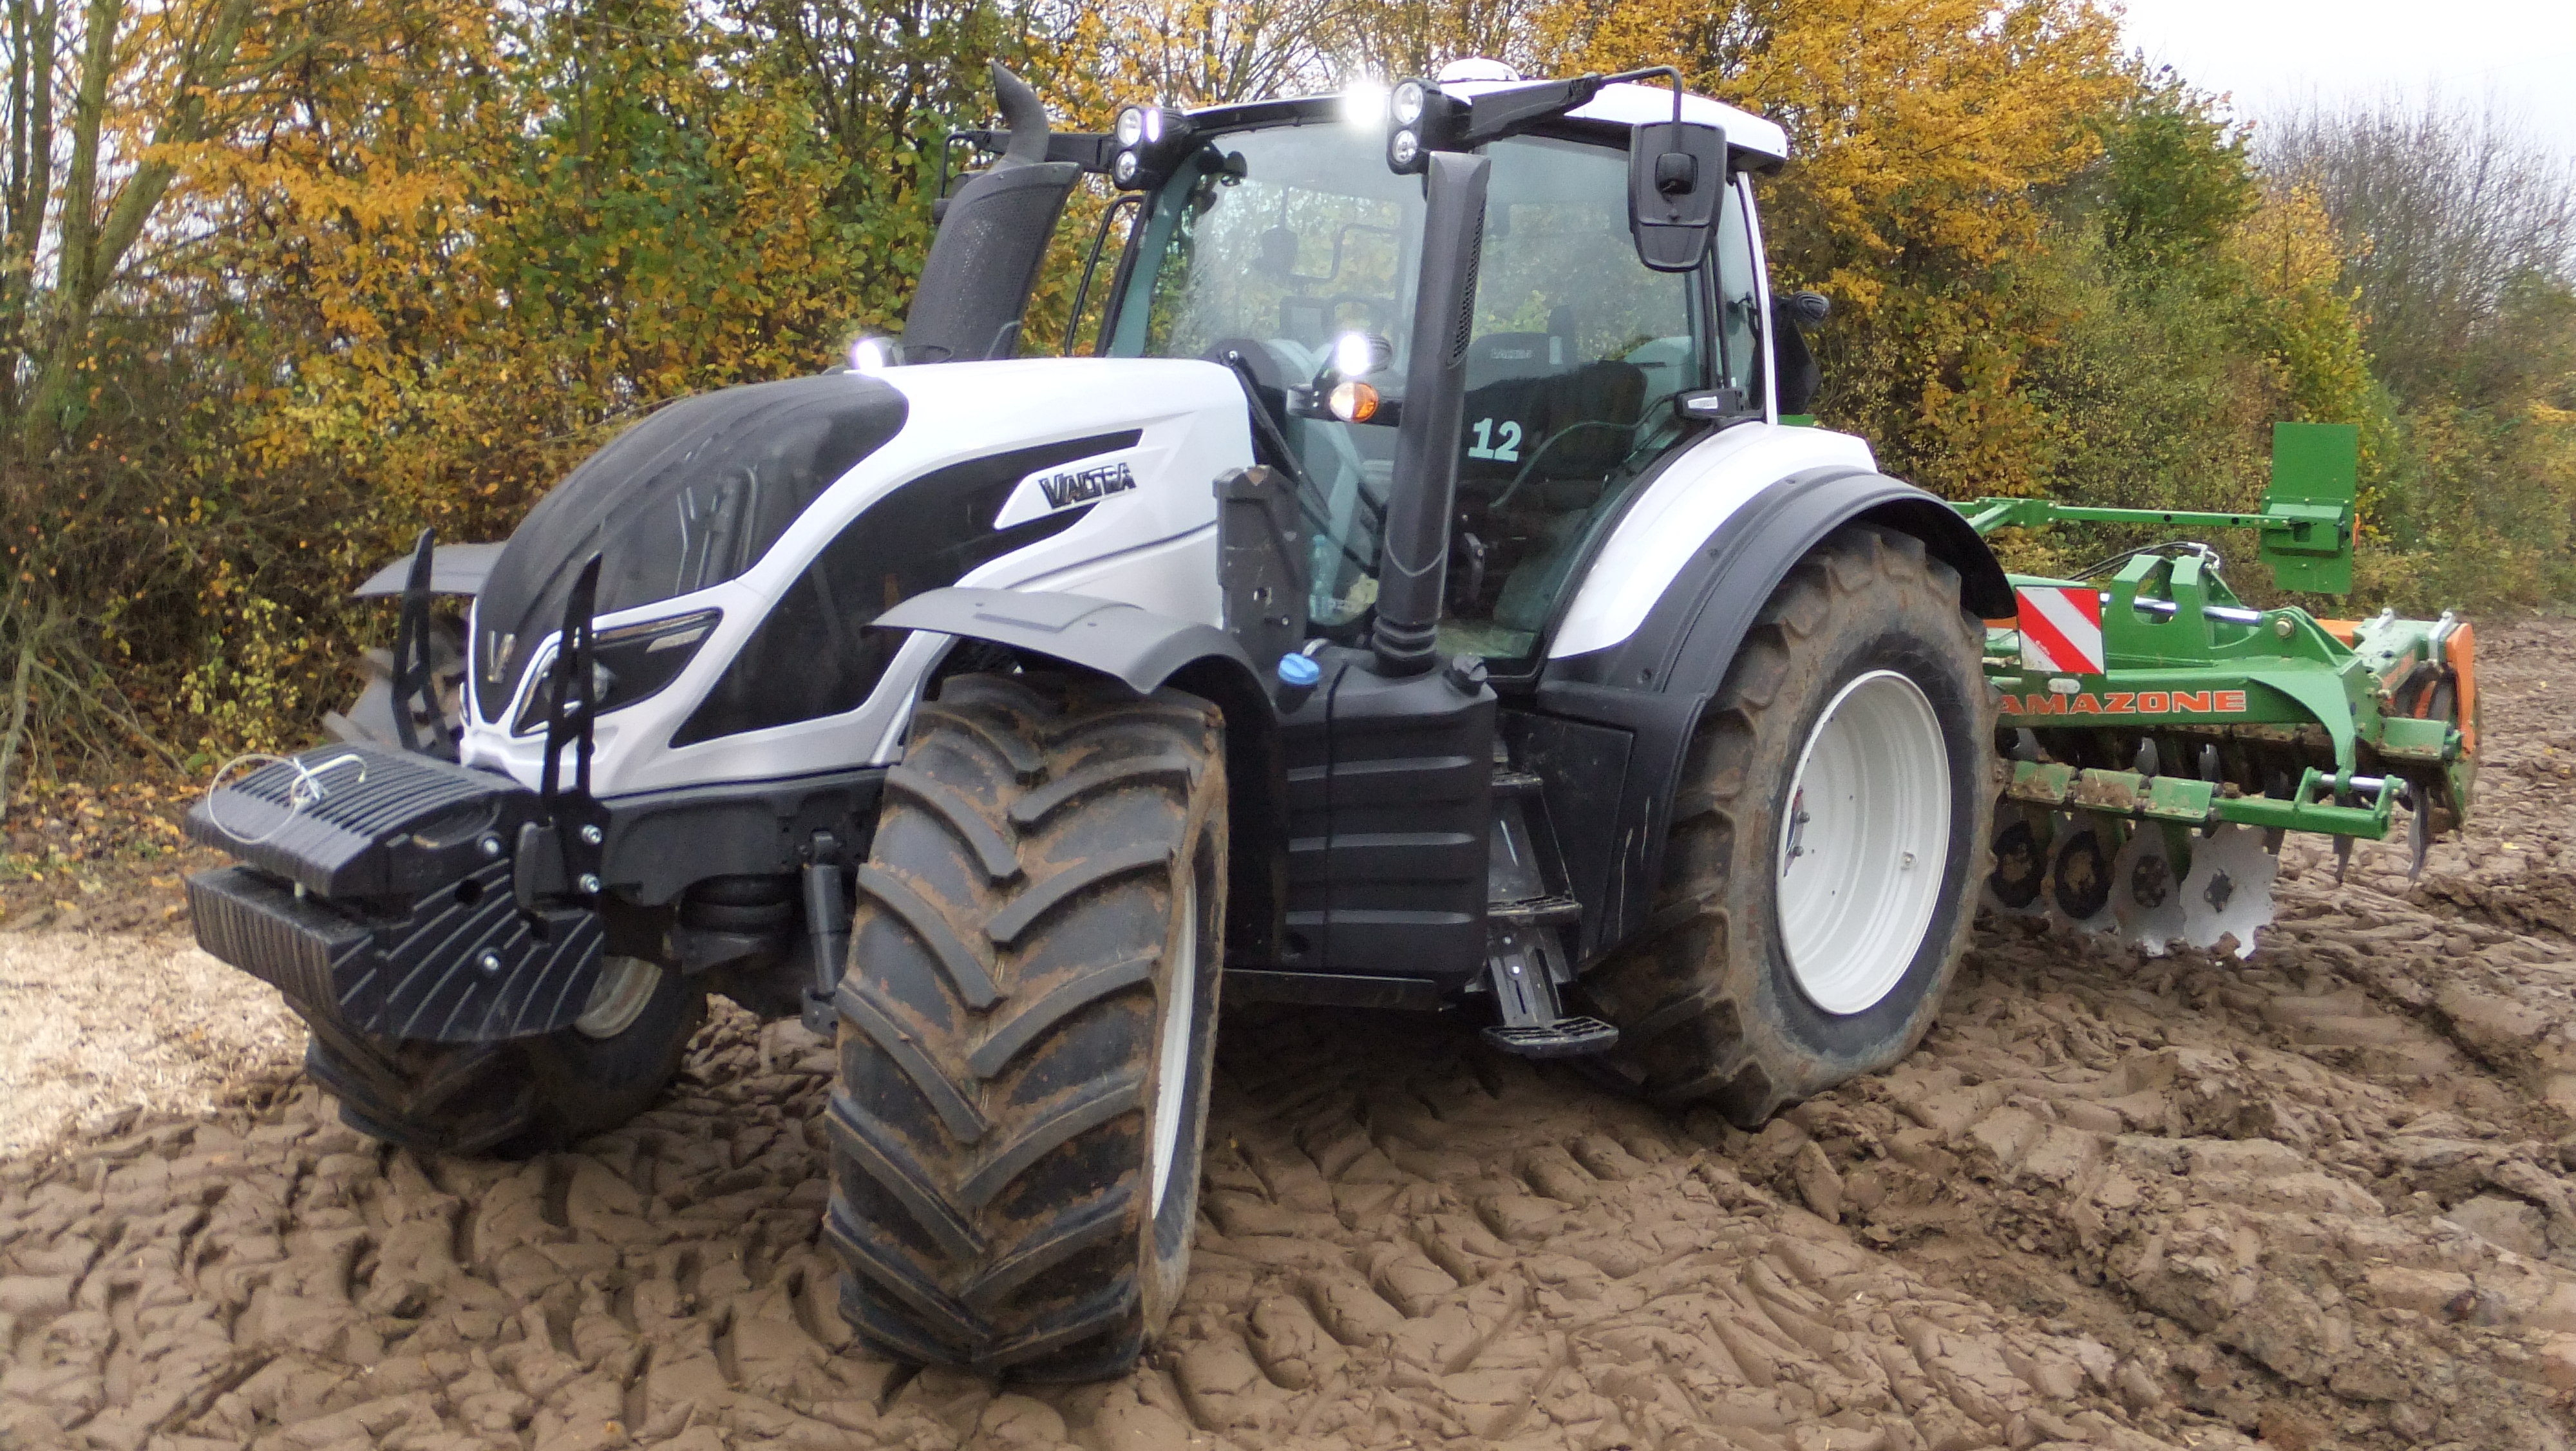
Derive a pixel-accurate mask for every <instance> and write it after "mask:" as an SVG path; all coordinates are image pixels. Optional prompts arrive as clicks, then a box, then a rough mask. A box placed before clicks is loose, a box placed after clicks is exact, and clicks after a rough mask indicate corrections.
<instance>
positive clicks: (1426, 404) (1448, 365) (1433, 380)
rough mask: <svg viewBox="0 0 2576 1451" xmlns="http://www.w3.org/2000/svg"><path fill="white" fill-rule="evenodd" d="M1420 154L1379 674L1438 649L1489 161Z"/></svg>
mask: <svg viewBox="0 0 2576 1451" xmlns="http://www.w3.org/2000/svg"><path fill="white" fill-rule="evenodd" d="M1427 160H1428V161H1429V163H1430V165H1429V167H1428V168H1427V170H1426V171H1425V173H1424V176H1423V182H1424V186H1425V189H1426V195H1425V197H1424V207H1423V218H1422V287H1421V290H1420V292H1418V293H1417V294H1416V295H1415V306H1414V310H1413V355H1412V358H1411V359H1410V361H1408V362H1407V363H1406V364H1405V369H1404V417H1403V421H1402V422H1401V423H1400V424H1399V425H1398V426H1397V430H1396V436H1395V490H1394V495H1393V497H1391V498H1390V499H1388V500H1387V506H1386V542H1385V546H1384V548H1383V549H1382V550H1381V551H1380V553H1379V558H1378V584H1377V623H1376V626H1375V628H1374V629H1373V631H1372V632H1371V636H1370V644H1371V646H1372V648H1374V650H1375V651H1376V654H1377V670H1378V673H1379V674H1381V675H1419V674H1421V673H1422V672H1424V671H1426V670H1429V669H1430V668H1431V667H1432V665H1433V664H1435V663H1436V662H1437V660H1438V657H1439V652H1438V650H1437V649H1435V648H1434V639H1435V637H1436V636H1437V635H1438V633H1439V630H1440V598H1441V594H1442V590H1443V587H1444V585H1445V582H1446V579H1447V575H1448V570H1449V510H1450V507H1451V504H1452V502H1453V501H1454V500H1455V498H1456V496H1457V492H1458V439H1459V427H1460V418H1461V414H1462V413H1463V412H1464V410H1465V407H1466V396H1467V393H1466V390H1467V335H1468V333H1469V332H1470V331H1472V329H1473V324H1474V322H1475V315H1474V308H1475V306H1476V259H1477V256H1478V253H1479V250H1480V249H1481V247H1482V245H1483V242H1484V233H1485V180H1486V172H1487V168H1488V165H1489V163H1488V162H1487V161H1486V159H1485V158H1484V157H1481V156H1467V155H1461V154H1458V153H1455V152H1447V151H1435V152H1433V153H1431V155H1430V156H1429V157H1428V158H1427Z"/></svg>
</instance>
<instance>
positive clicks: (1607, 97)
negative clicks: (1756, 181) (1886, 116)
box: [1189, 62, 1789, 171]
mask: <svg viewBox="0 0 2576 1451" xmlns="http://www.w3.org/2000/svg"><path fill="white" fill-rule="evenodd" d="M1465 64H1466V63H1464V62H1461V63H1459V66H1463V65H1465ZM1452 68H1453V69H1456V68H1458V66H1453V67H1452ZM1494 69H1496V70H1501V69H1502V68H1501V67H1499V66H1496V67H1494ZM1533 84H1537V82H1532V81H1529V80H1501V79H1494V80H1487V79H1482V78H1474V79H1470V78H1464V77H1462V78H1458V79H1453V80H1447V81H1442V82H1440V89H1441V90H1443V91H1445V92H1447V93H1449V94H1451V95H1454V96H1484V95H1492V94H1495V93H1497V92H1501V91H1509V90H1514V89H1517V88H1519V87H1522V86H1526V85H1533ZM1360 95H1361V93H1359V92H1336V93H1333V94H1330V95H1322V96H1300V97H1296V98H1293V99H1290V98H1282V99H1278V100H1268V101H1244V102H1238V103H1236V104H1234V105H1228V106H1208V107H1205V108H1203V109H1200V110H1196V111H1192V112H1190V113H1189V114H1190V117H1191V119H1192V120H1194V121H1196V122H1198V123H1199V124H1200V125H1203V126H1206V127H1208V128H1210V129H1231V128H1234V127H1238V126H1260V125H1269V124H1276V123H1279V122H1310V121H1313V120H1316V119H1319V118H1322V117H1327V116H1341V115H1343V114H1345V112H1344V107H1345V106H1346V104H1347V103H1348V102H1350V101H1353V100H1356V99H1359V98H1360ZM1566 117H1567V119H1568V120H1573V121H1591V122H1596V123H1607V124H1609V125H1613V126H1643V125H1647V124H1650V123H1652V122H1656V121H1669V120H1671V119H1672V118H1673V93H1672V89H1671V88H1670V87H1668V86H1652V85H1639V84H1636V83H1635V82H1632V81H1621V82H1618V83H1616V84H1613V85H1607V86H1603V87H1602V88H1601V91H1600V94H1598V95H1596V96H1594V97H1593V98H1592V99H1591V100H1589V101H1586V102H1585V103H1583V104H1582V105H1580V106H1577V107H1575V108H1574V109H1573V110H1571V111H1569V112H1567V113H1566ZM1682 119H1683V120H1685V121H1697V122H1700V123H1702V124H1704V125H1709V126H1715V127H1717V128H1718V129H1719V130H1721V131H1723V132H1725V133H1726V145H1727V149H1728V150H1730V151H1735V152H1739V153H1742V156H1743V158H1744V159H1745V160H1747V161H1749V163H1750V165H1751V166H1752V169H1754V170H1757V171H1770V170H1772V169H1774V168H1776V167H1778V166H1779V165H1780V164H1781V163H1782V162H1784V161H1787V160H1788V159H1789V137H1788V133H1787V132H1784V131H1782V130H1781V129H1780V127H1779V125H1778V124H1777V123H1776V122H1772V121H1768V120H1765V119H1763V118H1762V117H1760V116H1756V115H1754V114H1753V113H1752V112H1750V111H1743V110H1738V109H1737V108H1735V107H1733V106H1730V105H1728V104H1726V103H1725V102H1724V101H1718V100H1712V99H1710V98H1709V97H1707V96H1700V95H1693V94H1691V93H1689V92H1687V91H1685V92H1683V94H1682Z"/></svg>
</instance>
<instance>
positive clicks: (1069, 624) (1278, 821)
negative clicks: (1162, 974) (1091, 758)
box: [875, 586, 1288, 962]
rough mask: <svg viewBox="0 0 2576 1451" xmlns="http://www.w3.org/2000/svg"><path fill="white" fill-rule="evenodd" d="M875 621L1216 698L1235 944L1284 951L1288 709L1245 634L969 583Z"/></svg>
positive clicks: (1144, 687)
mask: <svg viewBox="0 0 2576 1451" xmlns="http://www.w3.org/2000/svg"><path fill="white" fill-rule="evenodd" d="M875 627H876V628H880V629H895V630H917V631H921V632H923V633H925V634H938V635H947V636H951V637H953V638H956V639H965V640H981V641H984V642H986V643H989V644H994V645H1000V646H1003V647H1005V648H1007V649H1009V650H1010V651H1011V652H1012V653H1013V654H1015V655H1017V656H1019V657H1020V658H1021V659H1022V660H1024V661H1050V660H1051V661H1057V662H1060V663H1062V664H1066V665H1071V666H1074V667H1076V668H1078V669H1081V670H1085V671H1089V672H1091V673H1093V674H1097V675H1106V676H1108V677H1110V678H1111V679H1114V680H1117V681H1119V682H1121V683H1122V684H1124V685H1126V686H1127V688H1129V689H1130V690H1133V691H1135V692H1137V693H1138V694H1140V695H1144V694H1150V693H1152V692H1153V691H1156V690H1159V689H1161V688H1163V687H1164V686H1170V687H1171V688H1173V689H1174V690H1183V691H1187V692H1189V693H1190V694H1192V695H1195V696H1198V697H1199V698H1200V699H1202V700H1206V701H1209V702H1212V703H1213V704H1214V705H1215V706H1216V707H1217V709H1218V710H1220V711H1222V712H1224V715H1225V769H1226V784H1227V790H1228V793H1229V799H1228V802H1227V812H1228V817H1229V819H1228V823H1227V836H1228V844H1227V860H1228V862H1229V872H1228V875H1229V878H1230V880H1229V881H1228V883H1227V889H1226V890H1227V909H1226V943H1227V951H1228V952H1229V953H1235V954H1241V955H1242V956H1241V957H1240V958H1239V960H1244V961H1260V962H1267V961H1274V960H1276V957H1277V946H1278V942H1279V938H1280V934H1281V930H1282V929H1281V913H1282V911H1284V909H1285V902H1286V897H1287V881H1288V832H1287V823H1288V808H1287V801H1288V778H1287V770H1286V767H1285V765H1284V763H1283V758H1282V756H1281V754H1280V745H1279V717H1278V711H1277V710H1276V709H1275V708H1274V707H1273V705H1272V703H1271V699H1270V694H1269V692H1268V691H1267V690H1266V689H1264V688H1263V685H1262V679H1261V672H1260V671H1259V670H1258V669H1256V668H1255V667H1254V666H1253V663H1252V659H1251V657H1250V656H1248V655H1246V654H1245V653H1244V651H1243V647H1242V646H1241V645H1239V644H1237V643H1236V642H1235V639H1234V637H1233V636H1231V635H1229V634H1227V633H1226V632H1225V631H1223V630H1220V629H1218V628H1216V627H1215V626H1213V625H1206V624H1200V623H1198V622H1196V621H1192V620H1184V619H1179V618H1176V617H1174V616H1171V615H1165V614H1159V613H1157V612H1155V611H1153V610H1147V609H1140V608H1138V607H1137V606H1135V605H1129V604H1120V603H1118V602H1117V601H1115V600H1104V599H1097V598H1094V597H1092V596H1089V595H1075V594H1058V593H1053V592H1048V591H1037V590H1029V591H1021V590H1005V589H975V588H971V587H965V586H959V587H955V588H950V589H935V590H927V591H924V592H923V593H921V594H917V595H914V596H913V597H912V598H910V599H908V600H905V601H904V602H903V603H901V604H899V605H896V606H895V607H894V608H893V609H890V610H888V611H886V612H885V613H884V614H882V615H879V616H878V617H877V618H876V621H875ZM931 674H932V676H933V677H935V676H936V674H937V672H936V671H935V670H934V671H933V672H931Z"/></svg>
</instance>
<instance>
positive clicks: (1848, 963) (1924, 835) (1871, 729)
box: [1777, 670, 1950, 1015]
mask: <svg viewBox="0 0 2576 1451" xmlns="http://www.w3.org/2000/svg"><path fill="white" fill-rule="evenodd" d="M1785 815H1786V819H1785V820H1783V821H1782V822H1781V824H1780V847H1779V861H1778V867H1777V871H1778V873H1779V878H1778V880H1779V893H1778V901H1779V911H1780V945H1781V947H1782V949H1783V950H1784V951H1785V952H1786V953H1787V954H1788V957H1789V973H1790V975H1791V976H1792V977H1793V978H1795V979H1796V980H1797V984H1798V989H1799V991H1801V992H1803V993H1805V994H1806V995H1807V997H1808V1000H1809V1001H1811V1002H1813V1003H1814V1004H1815V1005H1816V1006H1817V1007H1819V1008H1822V1009H1824V1010H1825V1011H1826V1012H1828V1013H1834V1014H1837V1015H1849V1014H1852V1013H1858V1012H1865V1011H1867V1010H1868V1009H1870V1008H1873V1007H1875V1006H1877V1005H1878V1004H1879V1003H1880V1002H1881V1001H1883V1000H1884V999H1885V998H1886V997H1887V995H1888V993H1889V992H1891V991H1893V990H1894V989H1895V987H1896V984H1897V982H1898V981H1899V980H1900V979H1902V978H1903V977H1904V976H1905V970H1906V969H1907V968H1908V967H1910V966H1912V965H1913V962H1914V955H1915V953H1916V951H1917V950H1918V949H1920V948H1921V946H1922V944H1923V934H1924V932H1925V931H1926V930H1927V929H1928V928H1930V927H1931V925H1932V914H1933V911H1934V910H1935V909H1936V908H1937V907H1938V906H1939V905H1940V893H1941V881H1942V878H1943V877H1944V876H1946V875H1947V872H1946V870H1945V869H1946V868H1947V866H1948V865H1949V862H1948V855H1949V845H1950V753H1949V750H1948V748H1947V746H1946V744H1945V743H1944V742H1943V740H1942V736H1941V721H1940V717H1938V716H1936V715H1934V714H1933V712H1932V702H1931V701H1929V700H1927V699H1925V698H1924V695H1923V689H1922V687H1921V686H1918V685H1916V684H1915V683H1914V682H1913V681H1911V680H1909V679H1907V678H1906V677H1904V676H1903V675H1900V674H1898V673H1897V672H1895V671H1893V670H1873V671H1870V672H1869V673H1868V674H1866V675H1863V676H1861V677H1859V678H1858V679H1856V680H1854V681H1852V682H1851V683H1850V684H1848V685H1846V686H1844V687H1843V688H1842V690H1841V691H1840V692H1839V693H1837V694H1836V695H1835V696H1834V698H1833V701H1832V703H1831V704H1829V705H1827V706H1826V707H1825V713H1824V716H1823V717H1822V718H1821V719H1819V720H1818V721H1817V722H1816V729H1815V732H1814V733H1813V734H1812V735H1810V736H1808V737H1807V745H1806V748H1805V749H1804V750H1803V751H1801V752H1800V753H1799V756H1798V774H1797V775H1796V776H1795V777H1794V778H1793V780H1792V784H1791V786H1790V788H1789V810H1788V811H1787V813H1786V814H1785Z"/></svg>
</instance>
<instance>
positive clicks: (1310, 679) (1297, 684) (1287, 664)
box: [1279, 655, 1324, 689]
mask: <svg viewBox="0 0 2576 1451" xmlns="http://www.w3.org/2000/svg"><path fill="white" fill-rule="evenodd" d="M1323 678H1324V667H1323V666H1321V665H1318V664H1316V663H1315V662H1314V661H1312V660H1310V659H1308V658H1306V657H1305V656H1303V655H1282V656H1280V657H1279V683H1280V684H1282V685H1285V686H1289V687H1292V688H1295V689H1310V688H1312V687H1313V686H1314V684H1315V683H1316V682H1317V681H1319V680H1322V679H1323Z"/></svg>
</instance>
